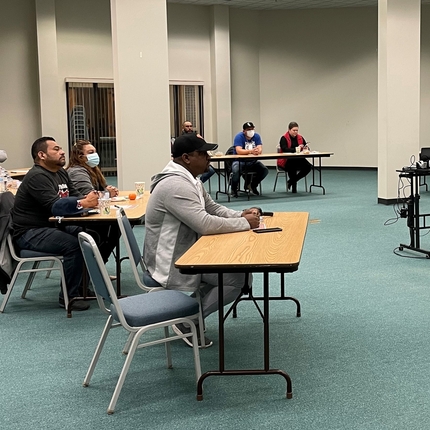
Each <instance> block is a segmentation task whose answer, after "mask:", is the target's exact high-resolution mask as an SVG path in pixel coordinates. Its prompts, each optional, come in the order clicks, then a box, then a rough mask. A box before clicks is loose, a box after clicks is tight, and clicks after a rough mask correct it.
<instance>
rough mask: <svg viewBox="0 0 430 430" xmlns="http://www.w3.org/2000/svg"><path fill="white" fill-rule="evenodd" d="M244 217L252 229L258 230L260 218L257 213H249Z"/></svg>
mask: <svg viewBox="0 0 430 430" xmlns="http://www.w3.org/2000/svg"><path fill="white" fill-rule="evenodd" d="M242 216H243V217H244V218H246V220H247V221H248V222H249V226H250V227H251V228H258V227H259V226H260V217H259V216H258V215H256V214H255V213H247V214H245V215H242Z"/></svg>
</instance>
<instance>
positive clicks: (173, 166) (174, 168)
mask: <svg viewBox="0 0 430 430" xmlns="http://www.w3.org/2000/svg"><path fill="white" fill-rule="evenodd" d="M169 176H182V177H183V178H185V179H187V180H188V181H190V182H191V183H192V184H195V181H196V179H195V178H193V175H192V174H191V173H190V172H189V171H188V170H187V169H186V168H185V167H182V166H181V165H180V164H178V163H175V162H174V161H169V163H168V164H167V165H166V167H165V168H164V169H163V170H162V171H161V172H160V173H157V174H156V175H154V176H153V177H152V178H151V185H150V191H151V193H152V191H154V188H155V187H156V186H157V184H159V183H160V182H161V181H162V180H163V179H165V178H167V177H169Z"/></svg>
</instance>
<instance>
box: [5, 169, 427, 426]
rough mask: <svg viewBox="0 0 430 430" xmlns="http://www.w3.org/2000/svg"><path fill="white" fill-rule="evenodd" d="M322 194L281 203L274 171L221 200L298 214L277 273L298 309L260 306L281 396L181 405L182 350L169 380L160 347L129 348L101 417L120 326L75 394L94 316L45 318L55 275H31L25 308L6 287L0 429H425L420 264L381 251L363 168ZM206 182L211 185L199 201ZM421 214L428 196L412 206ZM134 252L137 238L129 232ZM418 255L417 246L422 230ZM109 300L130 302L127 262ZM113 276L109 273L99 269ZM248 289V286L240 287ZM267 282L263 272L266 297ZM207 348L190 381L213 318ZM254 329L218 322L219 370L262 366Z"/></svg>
mask: <svg viewBox="0 0 430 430" xmlns="http://www.w3.org/2000/svg"><path fill="white" fill-rule="evenodd" d="M323 174H324V185H325V187H326V190H327V192H326V195H325V196H324V195H322V194H321V192H320V190H315V192H313V193H305V192H303V191H302V192H300V190H303V186H302V184H300V185H299V187H298V188H299V193H298V194H296V195H293V194H291V193H288V194H287V193H285V182H284V179H283V178H280V182H279V183H278V188H277V192H276V193H273V192H272V187H273V182H274V172H273V171H271V173H270V175H269V177H267V178H266V180H265V181H264V184H263V195H262V196H260V197H252V198H251V201H250V202H249V203H248V201H247V199H246V198H245V197H242V198H239V199H235V200H234V201H232V202H231V203H227V199H226V197H225V196H220V198H219V202H220V203H222V204H226V205H228V206H229V207H232V208H235V209H243V208H246V207H249V206H251V205H258V206H261V207H262V208H263V210H268V211H269V210H270V211H308V212H309V213H310V219H311V223H310V225H309V227H308V232H307V236H306V241H305V246H304V251H303V255H302V261H301V264H300V267H299V270H298V271H297V272H295V273H293V274H288V275H286V285H287V292H288V294H289V295H293V296H295V297H297V298H298V299H299V300H300V302H301V305H302V317H301V318H296V316H295V307H294V304H293V303H290V302H286V303H285V302H284V303H282V302H275V303H272V304H271V317H270V330H271V366H272V367H279V368H281V369H283V370H285V371H286V372H288V373H289V375H290V376H291V378H292V382H293V398H292V399H291V400H287V399H286V398H285V391H286V386H285V381H284V379H283V378H282V377H280V376H254V377H220V378H215V377H210V378H208V379H206V381H205V382H204V386H203V388H204V400H203V401H202V402H197V401H196V398H195V394H196V393H195V381H194V374H193V366H192V350H191V349H190V348H188V347H186V346H185V344H184V343H183V342H176V343H174V344H173V345H172V346H173V347H172V350H173V364H174V369H172V370H168V369H167V368H166V365H165V359H164V349H163V347H158V346H157V347H153V348H149V349H145V350H141V351H139V352H138V353H137V354H136V356H135V359H134V361H133V363H132V365H131V368H130V371H129V374H128V376H127V379H126V381H125V384H124V387H123V390H122V392H121V395H120V397H119V400H118V403H117V406H116V411H115V414H114V415H112V416H108V415H107V414H106V409H107V406H108V403H109V400H110V397H111V395H112V392H113V389H114V386H115V383H116V381H117V378H118V375H119V372H120V369H121V366H122V363H123V361H124V356H123V355H122V354H121V348H122V346H123V344H124V342H125V332H124V331H122V329H118V330H116V331H113V332H112V333H111V334H110V337H108V341H107V344H106V346H105V350H104V351H103V354H102V356H101V358H100V361H99V364H98V366H97V368H96V370H95V373H94V375H93V378H92V381H91V385H90V386H89V387H88V388H83V387H82V381H83V378H84V376H85V372H86V370H87V368H88V365H89V362H90V359H91V356H92V354H93V351H94V348H95V346H96V343H97V341H98V338H99V336H100V333H101V330H102V328H103V325H104V322H105V316H103V315H102V314H101V312H100V311H99V310H98V309H97V307H96V304H95V303H92V305H91V310H89V311H87V312H82V313H74V314H73V318H72V319H67V318H66V317H65V312H64V311H63V310H61V309H59V308H58V305H57V300H58V291H59V287H58V284H59V281H58V277H56V276H57V275H53V276H52V279H48V280H45V279H44V278H43V276H42V275H40V274H39V275H38V276H37V278H36V281H35V284H34V287H33V288H32V290H31V291H30V292H29V293H28V296H27V299H25V300H22V299H21V298H20V294H21V291H22V288H23V285H24V283H25V275H23V278H24V279H23V278H21V282H20V283H19V284H18V285H16V287H15V289H14V291H13V294H12V297H11V298H10V300H9V303H8V305H7V307H6V310H5V313H4V314H0V336H1V350H0V360H1V364H2V365H1V371H0V375H1V384H0V399H1V413H0V428H1V429H7V430H16V429H76V428H79V429H101V428H108V429H113V428H119V429H166V430H167V429H169V430H172V429H181V430H182V429H190V430H192V429H196V430H201V429H204V428H209V429H225V428H231V429H246V430H251V429H263V428H264V429H301V430H308V429H309V430H310V429H318V430H323V429H327V430H335V429H408V430H413V429H417V430H418V429H419V430H422V429H426V428H428V426H429V424H428V423H429V422H430V402H429V401H428V399H429V387H430V374H428V373H427V370H428V368H429V362H430V344H429V342H428V338H427V336H428V330H429V327H430V312H429V307H430V306H429V305H430V291H429V290H430V286H429V282H428V280H427V274H428V273H429V270H428V269H429V261H428V260H427V259H426V258H425V257H424V255H422V254H416V253H413V252H410V251H408V252H405V251H404V252H401V253H400V254H401V255H402V256H404V257H413V258H403V257H402V256H399V255H396V254H395V253H394V252H393V251H394V250H395V249H396V248H397V247H398V246H399V244H400V243H401V242H403V243H408V241H409V239H408V238H409V233H408V229H407V227H406V220H405V219H399V220H398V221H397V222H392V223H391V225H384V224H385V222H386V221H387V220H389V219H393V218H395V217H396V215H395V212H394V211H393V207H392V206H383V205H378V204H377V189H376V187H377V177H376V172H375V171H370V170H364V171H360V170H359V171H357V170H351V171H350V170H325V171H324V173H323ZM214 185H215V182H214V181H213V183H212V190H213V189H214ZM421 197H422V198H421V207H422V211H423V212H426V213H429V212H430V211H429V210H428V208H429V207H430V193H423V194H422V196H421ZM135 233H136V235H137V237H138V241H139V243H143V234H144V227H136V228H135ZM421 245H422V247H423V248H425V249H430V235H426V234H425V231H424V232H423V237H422V244H421ZM122 267H123V274H122V275H123V291H124V293H126V294H133V293H137V292H138V289H137V288H136V287H135V286H134V285H133V282H132V278H131V271H130V268H129V266H128V262H127V261H125V262H123V266H122ZM108 268H109V271H110V272H111V273H113V270H114V266H113V262H112V261H110V262H109V264H108ZM254 279H255V280H254V290H255V291H256V292H258V291H260V290H261V275H256V276H255V278H254ZM278 287H279V275H275V274H274V275H271V288H272V289H273V291H277V288H278ZM206 334H207V336H208V337H210V338H212V339H213V340H214V346H213V347H211V348H209V349H206V350H203V351H201V354H200V355H201V362H202V371H203V372H204V371H206V370H210V369H213V368H215V367H216V365H217V345H218V342H217V316H216V315H211V316H210V317H209V318H208V320H207V333H206ZM261 341H262V324H261V319H260V317H259V315H258V314H257V312H256V311H255V308H254V307H253V305H252V304H251V303H249V302H243V303H241V304H240V306H239V317H238V318H237V319H235V320H234V319H229V320H228V322H227V324H226V351H227V354H226V363H227V367H230V368H235V367H238V366H241V367H243V366H245V367H249V368H253V367H257V366H261V364H262V348H261V346H262V345H261Z"/></svg>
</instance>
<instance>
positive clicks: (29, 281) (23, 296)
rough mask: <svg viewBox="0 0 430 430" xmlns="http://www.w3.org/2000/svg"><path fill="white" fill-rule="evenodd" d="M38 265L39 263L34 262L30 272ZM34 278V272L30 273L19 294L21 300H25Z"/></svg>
mask: <svg viewBox="0 0 430 430" xmlns="http://www.w3.org/2000/svg"><path fill="white" fill-rule="evenodd" d="M39 265H40V261H35V262H34V263H33V267H32V270H34V269H38V268H39ZM35 276H36V272H31V273H30V275H29V276H28V278H27V282H26V283H25V287H24V291H23V292H22V294H21V298H22V299H25V296H26V295H27V291H28V290H29V289H30V288H31V284H32V283H33V280H34V277H35Z"/></svg>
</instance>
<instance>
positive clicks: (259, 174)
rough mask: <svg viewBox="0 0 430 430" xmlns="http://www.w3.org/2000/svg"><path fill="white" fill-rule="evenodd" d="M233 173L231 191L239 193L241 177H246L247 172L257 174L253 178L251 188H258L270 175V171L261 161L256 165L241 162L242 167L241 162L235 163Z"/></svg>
mask: <svg viewBox="0 0 430 430" xmlns="http://www.w3.org/2000/svg"><path fill="white" fill-rule="evenodd" d="M239 167H240V168H239ZM232 172H233V177H232V179H231V189H232V191H237V188H238V186H239V180H240V175H244V174H246V173H247V172H255V174H254V176H253V178H252V182H251V187H252V188H257V186H258V184H259V183H260V182H261V181H262V180H263V179H264V178H265V177H266V176H267V175H268V173H269V169H268V168H267V167H266V166H265V165H264V164H263V163H262V162H261V161H256V162H255V163H247V162H246V161H240V166H239V161H234V162H233V164H232Z"/></svg>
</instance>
